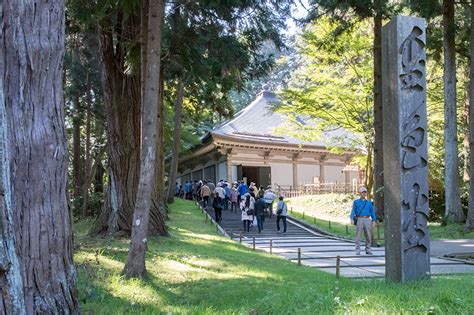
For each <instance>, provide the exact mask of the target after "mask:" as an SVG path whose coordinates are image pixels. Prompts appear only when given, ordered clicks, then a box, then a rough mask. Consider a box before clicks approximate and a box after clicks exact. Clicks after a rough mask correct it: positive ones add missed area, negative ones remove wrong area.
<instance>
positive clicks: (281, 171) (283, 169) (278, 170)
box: [269, 162, 293, 187]
mask: <svg viewBox="0 0 474 315" xmlns="http://www.w3.org/2000/svg"><path fill="white" fill-rule="evenodd" d="M269 165H270V167H271V168H272V186H274V187H276V185H277V184H278V185H280V186H293V165H292V164H291V163H271V162H270V163H269Z"/></svg>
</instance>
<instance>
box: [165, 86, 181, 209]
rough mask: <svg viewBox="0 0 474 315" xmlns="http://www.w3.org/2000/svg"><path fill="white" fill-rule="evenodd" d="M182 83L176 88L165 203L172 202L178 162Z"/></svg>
mask: <svg viewBox="0 0 474 315" xmlns="http://www.w3.org/2000/svg"><path fill="white" fill-rule="evenodd" d="M183 94H184V83H183V80H182V79H179V81H178V86H177V88H176V103H175V109H174V110H175V112H174V129H173V147H172V149H171V162H170V172H169V175H168V191H167V197H166V201H167V202H168V203H173V202H174V194H175V185H174V183H175V182H176V177H177V175H178V161H179V146H180V142H181V113H182V111H183V96H184V95H183Z"/></svg>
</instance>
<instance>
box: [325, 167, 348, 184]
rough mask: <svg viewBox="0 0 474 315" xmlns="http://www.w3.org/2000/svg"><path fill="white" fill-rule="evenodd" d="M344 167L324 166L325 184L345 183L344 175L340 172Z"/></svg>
mask: <svg viewBox="0 0 474 315" xmlns="http://www.w3.org/2000/svg"><path fill="white" fill-rule="evenodd" d="M343 169H344V166H328V165H324V179H325V181H326V183H336V182H338V183H345V181H346V175H344V173H343V172H342V170H343Z"/></svg>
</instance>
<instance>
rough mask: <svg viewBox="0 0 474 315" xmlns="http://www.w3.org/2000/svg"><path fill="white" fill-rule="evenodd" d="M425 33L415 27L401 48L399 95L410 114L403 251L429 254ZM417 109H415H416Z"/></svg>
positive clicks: (404, 137) (404, 156) (404, 153)
mask: <svg viewBox="0 0 474 315" xmlns="http://www.w3.org/2000/svg"><path fill="white" fill-rule="evenodd" d="M422 35H423V30H422V29H421V28H419V27H418V26H415V27H413V29H412V31H411V32H410V34H409V35H408V37H407V38H406V39H405V40H404V41H403V42H402V44H401V46H400V48H399V54H400V55H401V56H400V58H401V65H402V67H401V70H402V71H401V74H400V92H401V93H402V94H403V98H404V100H407V101H408V102H405V103H406V105H407V108H406V110H407V112H408V113H410V114H409V115H408V116H407V117H406V118H405V119H404V120H402V125H401V146H400V148H401V184H402V191H401V196H402V200H401V205H402V216H401V220H402V222H401V227H402V236H403V239H402V249H403V252H404V254H407V253H410V252H417V251H418V252H423V253H427V252H428V250H429V234H428V215H429V213H428V212H429V205H428V186H427V178H426V177H427V176H425V174H427V173H428V170H427V167H428V157H427V155H428V154H427V139H426V124H427V122H426V114H425V108H426V101H425V87H424V82H425V78H424V76H425V73H426V72H425V67H426V60H425V59H426V55H425V50H424V49H425V43H424V41H423V39H422ZM413 107H414V109H413Z"/></svg>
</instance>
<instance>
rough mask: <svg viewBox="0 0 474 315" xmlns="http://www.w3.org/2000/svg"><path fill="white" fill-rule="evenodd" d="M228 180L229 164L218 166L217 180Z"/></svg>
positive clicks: (223, 163) (222, 163)
mask: <svg viewBox="0 0 474 315" xmlns="http://www.w3.org/2000/svg"><path fill="white" fill-rule="evenodd" d="M221 179H223V180H226V179H227V163H226V162H221V163H219V164H217V180H218V181H219V180H221Z"/></svg>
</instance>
